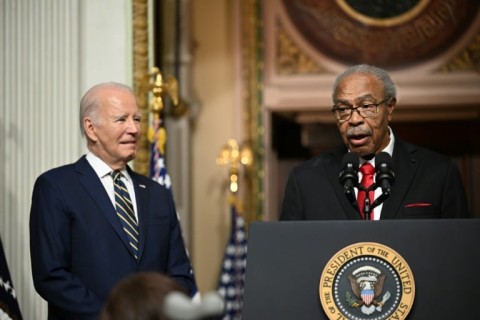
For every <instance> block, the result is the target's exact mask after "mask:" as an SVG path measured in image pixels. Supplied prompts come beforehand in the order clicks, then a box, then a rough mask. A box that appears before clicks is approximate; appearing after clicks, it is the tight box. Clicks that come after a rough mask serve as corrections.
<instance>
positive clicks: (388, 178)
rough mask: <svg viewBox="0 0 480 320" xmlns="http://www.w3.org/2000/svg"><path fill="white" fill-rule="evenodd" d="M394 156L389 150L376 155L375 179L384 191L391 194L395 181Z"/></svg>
mask: <svg viewBox="0 0 480 320" xmlns="http://www.w3.org/2000/svg"><path fill="white" fill-rule="evenodd" d="M392 167H393V161H392V157H391V156H390V155H389V154H388V153H387V152H380V153H379V154H377V155H376V156H375V174H376V176H375V181H376V183H377V185H379V186H380V187H381V188H382V193H383V194H384V195H386V196H389V195H390V187H391V186H393V183H394V182H395V173H394V172H393V169H392Z"/></svg>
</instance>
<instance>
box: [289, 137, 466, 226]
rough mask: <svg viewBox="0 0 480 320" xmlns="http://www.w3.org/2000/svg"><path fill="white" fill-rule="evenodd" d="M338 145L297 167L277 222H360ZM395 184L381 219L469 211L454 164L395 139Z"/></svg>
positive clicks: (445, 215) (461, 215)
mask: <svg viewBox="0 0 480 320" xmlns="http://www.w3.org/2000/svg"><path fill="white" fill-rule="evenodd" d="M347 151H348V150H347V148H346V147H345V146H342V147H340V148H338V149H337V150H335V151H332V152H328V153H325V154H322V155H320V156H319V157H316V158H313V159H311V160H309V161H307V162H305V163H302V164H300V165H299V166H297V167H296V168H294V169H293V170H292V172H291V173H290V176H289V179H288V182H287V186H286V188H285V196H284V200H283V207H282V212H281V215H280V220H346V219H350V220H358V219H361V217H360V213H359V212H358V209H356V208H354V207H353V205H352V204H351V203H350V202H349V201H348V199H347V197H346V196H345V194H344V190H343V186H342V185H341V184H340V181H339V173H340V170H341V169H342V168H341V166H342V158H343V156H344V155H345V153H347ZM392 160H393V170H394V172H395V182H394V184H393V186H392V187H391V194H390V197H389V198H387V199H386V201H385V202H384V203H383V207H382V212H381V216H380V219H382V220H383V219H430V218H465V217H468V216H469V210H468V205H467V200H466V195H465V191H464V188H463V185H462V181H461V177H460V174H459V171H458V169H457V167H456V165H455V163H454V162H453V161H452V160H451V159H449V158H447V157H445V156H443V155H441V154H438V153H436V152H433V151H430V150H427V149H425V148H421V147H419V146H415V145H412V144H410V143H407V142H405V141H403V140H401V139H399V138H397V137H395V144H394V149H393V155H392Z"/></svg>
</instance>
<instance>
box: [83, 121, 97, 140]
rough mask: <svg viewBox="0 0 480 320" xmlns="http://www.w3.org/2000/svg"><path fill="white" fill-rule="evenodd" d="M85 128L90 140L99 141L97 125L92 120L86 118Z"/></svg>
mask: <svg viewBox="0 0 480 320" xmlns="http://www.w3.org/2000/svg"><path fill="white" fill-rule="evenodd" d="M83 128H84V129H85V135H86V136H87V138H88V140H91V141H94V142H95V141H97V140H98V139H97V134H96V132H95V125H94V123H93V121H92V119H91V118H89V117H85V118H84V119H83Z"/></svg>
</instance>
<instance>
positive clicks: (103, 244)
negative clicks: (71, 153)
mask: <svg viewBox="0 0 480 320" xmlns="http://www.w3.org/2000/svg"><path fill="white" fill-rule="evenodd" d="M127 169H128V170H129V174H130V176H131V178H132V180H133V183H134V188H135V196H136V200H137V212H138V219H139V229H140V239H139V260H138V261H137V260H136V259H135V258H134V257H133V255H132V253H131V251H130V250H129V246H128V242H127V238H126V235H125V232H124V231H123V230H122V226H121V222H120V220H119V218H118V217H117V215H116V213H115V208H114V206H113V204H112V202H111V200H110V198H109V197H108V194H107V192H106V190H105V188H104V187H103V185H102V183H101V181H100V179H99V178H98V176H97V175H96V173H95V171H94V170H93V168H92V167H91V166H90V164H89V163H88V161H87V160H86V158H85V156H83V157H82V158H80V160H78V161H77V162H76V163H73V164H70V165H65V166H62V167H59V168H55V169H52V170H50V171H47V172H45V173H44V174H42V175H40V176H39V177H38V179H37V181H36V182H35V186H34V189H33V195H32V206H31V212H30V246H31V260H32V273H33V281H34V285H35V288H36V290H37V292H38V293H39V294H40V295H41V296H42V297H43V298H44V299H45V300H46V301H47V302H48V309H49V310H48V312H49V319H69V320H74V319H82V320H83V319H98V314H99V312H100V310H101V308H102V306H103V303H104V302H105V300H106V298H107V296H108V294H109V292H110V290H111V289H112V287H113V286H114V285H115V284H116V283H117V282H118V281H119V280H120V279H122V278H124V277H126V276H128V275H130V274H132V273H135V272H139V271H157V272H161V273H165V274H168V275H170V276H171V277H173V278H174V279H175V280H177V281H178V282H179V283H180V284H181V285H183V286H184V287H185V288H186V289H187V290H188V291H189V292H190V293H192V294H193V293H194V291H195V290H196V286H195V280H194V277H193V273H192V270H191V264H190V261H189V259H188V257H187V254H186V250H185V247H184V243H183V239H182V234H181V230H180V225H179V222H178V219H177V215H176V211H175V206H174V202H173V199H172V195H171V192H170V191H169V190H167V189H166V188H164V187H163V186H161V185H160V184H158V183H157V182H155V181H153V180H152V179H149V178H147V177H144V176H142V175H139V174H137V173H134V172H133V171H131V170H130V169H129V168H127Z"/></svg>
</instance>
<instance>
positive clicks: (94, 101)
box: [80, 82, 135, 136]
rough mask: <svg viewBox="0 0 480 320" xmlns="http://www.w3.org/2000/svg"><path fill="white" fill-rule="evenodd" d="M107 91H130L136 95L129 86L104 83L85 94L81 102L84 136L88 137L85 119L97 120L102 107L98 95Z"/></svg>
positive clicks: (81, 129) (81, 120) (81, 123)
mask: <svg viewBox="0 0 480 320" xmlns="http://www.w3.org/2000/svg"><path fill="white" fill-rule="evenodd" d="M105 89H117V90H122V91H128V92H130V93H131V94H132V95H135V92H134V91H133V89H132V88H130V87H129V86H127V85H124V84H121V83H117V82H104V83H99V84H97V85H95V86H93V87H91V88H90V89H88V90H87V92H85V94H84V95H83V97H82V100H81V101H80V131H81V132H82V134H83V135H84V136H86V132H85V128H84V127H83V119H85V118H86V117H91V118H93V119H97V118H96V117H97V110H98V107H99V106H100V101H99V99H98V94H99V93H100V92H102V90H105Z"/></svg>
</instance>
